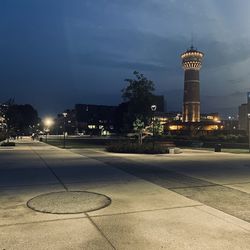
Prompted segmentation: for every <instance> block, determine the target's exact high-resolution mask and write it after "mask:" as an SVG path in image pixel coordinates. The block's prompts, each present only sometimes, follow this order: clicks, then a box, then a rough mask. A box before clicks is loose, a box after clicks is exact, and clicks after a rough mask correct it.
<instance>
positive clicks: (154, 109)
mask: <svg viewBox="0 0 250 250" xmlns="http://www.w3.org/2000/svg"><path fill="white" fill-rule="evenodd" d="M156 109H157V106H156V105H155V104H154V105H151V110H152V112H153V117H152V119H153V147H155V111H156Z"/></svg>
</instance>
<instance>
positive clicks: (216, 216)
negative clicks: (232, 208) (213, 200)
mask: <svg viewBox="0 0 250 250" xmlns="http://www.w3.org/2000/svg"><path fill="white" fill-rule="evenodd" d="M202 204H203V203H202ZM205 206H206V207H210V206H208V205H206V204H204V205H202V207H205ZM212 208H213V207H212ZM197 209H199V210H200V211H202V212H205V213H207V214H210V215H212V216H214V217H215V218H217V219H220V220H222V221H225V222H227V223H229V224H233V225H235V226H237V227H240V228H241V229H243V230H245V231H247V232H250V230H248V229H246V228H244V227H242V226H240V225H239V224H236V223H234V222H232V221H229V220H227V219H224V218H222V217H220V216H218V215H215V214H213V213H209V212H208V211H205V210H202V209H200V208H199V207H197ZM213 209H215V210H218V211H220V212H222V213H224V214H226V215H227V216H231V217H233V218H235V219H238V220H241V221H242V222H244V223H249V222H248V221H245V220H242V219H240V218H238V217H235V216H233V215H231V214H228V213H225V212H224V211H222V210H220V209H217V208H213Z"/></svg>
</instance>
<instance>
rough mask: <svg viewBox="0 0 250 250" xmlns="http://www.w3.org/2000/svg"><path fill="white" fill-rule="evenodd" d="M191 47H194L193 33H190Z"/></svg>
mask: <svg viewBox="0 0 250 250" xmlns="http://www.w3.org/2000/svg"><path fill="white" fill-rule="evenodd" d="M191 49H194V33H193V32H192V33H191Z"/></svg>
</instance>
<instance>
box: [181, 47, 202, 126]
mask: <svg viewBox="0 0 250 250" xmlns="http://www.w3.org/2000/svg"><path fill="white" fill-rule="evenodd" d="M203 56H204V54H203V53H202V52H200V51H198V50H196V49H194V47H193V46H191V48H190V49H188V50H187V51H186V52H184V53H183V54H182V55H181V58H182V67H183V69H184V96H183V122H200V77H199V72H200V69H201V66H202V58H203Z"/></svg>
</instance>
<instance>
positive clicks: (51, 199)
mask: <svg viewBox="0 0 250 250" xmlns="http://www.w3.org/2000/svg"><path fill="white" fill-rule="evenodd" d="M110 203H111V199H110V198H109V197H107V196H105V195H103V194H97V193H92V192H86V191H62V192H53V193H47V194H42V195H38V196H36V197H34V198H32V199H31V200H29V201H28V202H27V206H28V207H29V208H31V209H33V210H35V211H38V212H42V213H51V214H77V213H84V212H90V211H94V210H98V209H101V208H104V207H107V206H108V205H109V204H110Z"/></svg>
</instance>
